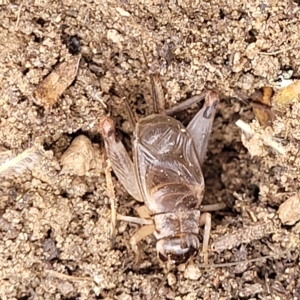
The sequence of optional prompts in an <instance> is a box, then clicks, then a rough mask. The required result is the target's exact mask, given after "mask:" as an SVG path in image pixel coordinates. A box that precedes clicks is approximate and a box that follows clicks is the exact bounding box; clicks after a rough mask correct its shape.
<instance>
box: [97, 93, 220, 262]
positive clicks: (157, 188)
mask: <svg viewBox="0 0 300 300" xmlns="http://www.w3.org/2000/svg"><path fill="white" fill-rule="evenodd" d="M155 90H156V91H159V89H157V88H153V91H155ZM157 94H158V95H156V96H155V95H153V98H154V100H155V99H157V98H159V97H160V95H159V94H160V93H159V92H157ZM156 97H157V98H156ZM160 98H161V97H160ZM196 98H197V97H195V100H196V101H199V100H201V99H203V95H202V96H199V97H198V99H196ZM195 100H193V101H192V102H195ZM186 101H189V100H186ZM218 102H219V96H218V94H217V93H216V92H214V91H208V92H207V94H206V96H205V103H204V106H203V108H202V109H201V110H200V111H199V112H198V113H197V114H196V115H195V117H194V118H193V119H192V120H191V122H190V123H189V125H188V126H187V128H185V127H184V126H183V125H182V124H181V122H179V121H178V120H176V119H174V118H172V117H170V116H168V115H167V113H168V111H165V110H164V109H163V108H162V106H163V105H161V104H162V103H163V100H162V99H160V100H159V101H158V103H159V105H157V103H156V104H154V105H153V106H154V114H152V115H149V116H147V117H145V118H143V119H141V120H140V121H139V122H137V123H136V125H135V130H134V144H133V161H132V160H131V159H130V157H129V155H128V153H127V151H126V149H125V147H124V145H123V144H122V142H121V141H120V140H119V139H118V137H117V135H116V130H115V125H114V121H113V120H112V119H111V118H108V117H106V118H104V119H103V120H102V121H101V122H100V128H101V133H102V135H103V138H104V141H105V148H106V152H107V156H108V158H109V160H110V162H111V165H112V168H113V171H114V172H115V174H116V176H117V178H118V180H119V181H120V182H121V184H122V185H123V186H124V187H125V189H126V190H127V191H128V193H129V194H130V195H131V196H132V197H133V198H135V199H136V200H138V201H143V202H144V203H145V206H141V207H140V208H139V209H138V210H137V212H138V214H139V216H140V218H134V217H126V216H119V215H118V219H119V220H126V221H132V222H136V223H139V224H143V225H144V226H143V227H141V228H140V229H139V230H138V231H137V232H136V233H135V234H134V235H133V236H132V237H131V239H130V244H131V246H132V248H133V251H134V252H135V254H136V259H137V261H138V260H139V249H138V246H137V244H138V242H139V241H141V240H142V239H144V238H145V237H146V236H148V235H150V234H152V233H153V234H154V236H155V237H156V239H157V244H156V249H157V254H158V257H159V258H160V260H161V261H163V262H169V263H183V262H186V261H187V260H188V259H189V258H190V257H192V256H195V255H196V254H197V253H198V251H199V248H200V240H201V238H200V233H199V226H203V225H204V234H203V239H202V244H203V245H202V251H203V253H204V261H205V262H206V263H207V251H208V244H209V237H210V230H211V214H210V213H209V211H212V210H217V209H221V208H224V205H223V204H222V203H218V204H215V205H206V206H205V205H204V206H203V205H201V202H202V199H203V193H204V187H205V184H204V178H203V174H202V171H201V166H202V164H203V162H204V159H205V155H206V149H207V146H208V140H209V137H210V134H211V128H212V123H213V120H214V116H215V113H216V109H217V105H218ZM158 106H159V109H160V111H159V109H158ZM179 106H180V107H178V110H182V108H185V107H186V105H185V104H181V105H179ZM171 111H172V112H174V111H176V109H175V110H174V108H172V109H170V110H169V112H171ZM203 211H204V212H203ZM201 212H203V213H201Z"/></svg>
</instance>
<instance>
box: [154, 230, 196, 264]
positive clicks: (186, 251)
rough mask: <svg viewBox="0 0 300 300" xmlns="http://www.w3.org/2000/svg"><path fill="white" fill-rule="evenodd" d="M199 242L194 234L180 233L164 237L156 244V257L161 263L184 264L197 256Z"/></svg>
mask: <svg viewBox="0 0 300 300" xmlns="http://www.w3.org/2000/svg"><path fill="white" fill-rule="evenodd" d="M199 247H200V241H199V238H198V236H197V235H196V234H193V233H191V234H190V233H180V234H177V235H175V236H170V237H165V238H163V239H161V240H159V241H158V242H157V244H156V250H157V255H158V257H159V259H160V260H161V261H162V262H168V261H169V262H170V261H171V262H173V263H179V264H181V263H185V262H186V261H187V260H188V259H189V258H190V257H192V256H196V255H197V254H198V251H199Z"/></svg>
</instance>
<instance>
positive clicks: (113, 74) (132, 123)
mask: <svg viewBox="0 0 300 300" xmlns="http://www.w3.org/2000/svg"><path fill="white" fill-rule="evenodd" d="M107 68H108V70H109V72H110V73H111V75H112V77H113V80H114V82H115V85H116V86H117V88H118V90H119V93H120V95H121V97H122V99H123V100H124V102H125V105H126V111H127V115H128V118H129V121H130V123H131V126H132V129H133V130H134V128H135V123H136V120H135V117H134V115H133V113H132V110H131V108H130V105H129V102H128V101H127V98H126V96H125V93H124V91H123V89H122V87H121V86H120V84H119V82H118V81H117V78H116V76H115V73H114V71H113V69H112V68H111V67H110V65H109V64H107Z"/></svg>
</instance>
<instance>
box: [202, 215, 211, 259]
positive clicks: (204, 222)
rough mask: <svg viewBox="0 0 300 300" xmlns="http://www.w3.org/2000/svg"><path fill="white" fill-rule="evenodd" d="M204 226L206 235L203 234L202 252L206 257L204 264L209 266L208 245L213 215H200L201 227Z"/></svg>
mask: <svg viewBox="0 0 300 300" xmlns="http://www.w3.org/2000/svg"><path fill="white" fill-rule="evenodd" d="M203 225H204V233H203V246H202V252H203V256H204V263H205V264H208V243H209V237H210V230H211V214H210V213H208V212H205V213H203V214H201V215H200V219H199V226H203Z"/></svg>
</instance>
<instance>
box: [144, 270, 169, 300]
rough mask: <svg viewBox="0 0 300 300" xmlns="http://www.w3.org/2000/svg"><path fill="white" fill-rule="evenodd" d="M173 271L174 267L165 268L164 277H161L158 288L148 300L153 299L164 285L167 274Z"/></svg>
mask: <svg viewBox="0 0 300 300" xmlns="http://www.w3.org/2000/svg"><path fill="white" fill-rule="evenodd" d="M173 269H174V265H172V266H170V265H168V266H167V272H166V274H165V276H164V277H163V279H162V280H161V282H160V284H159V286H158V287H157V289H156V290H155V292H154V294H153V296H152V297H151V299H150V300H154V297H155V296H156V295H157V294H158V291H159V290H160V289H161V287H162V286H163V285H164V284H165V282H166V280H167V277H168V274H169V273H170V272H171V271H172V270H173Z"/></svg>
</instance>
